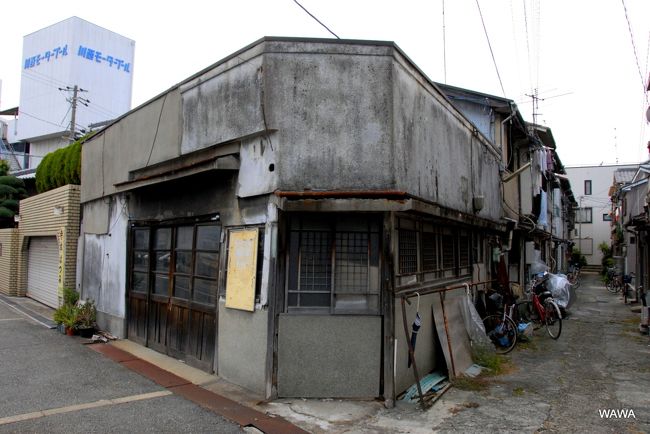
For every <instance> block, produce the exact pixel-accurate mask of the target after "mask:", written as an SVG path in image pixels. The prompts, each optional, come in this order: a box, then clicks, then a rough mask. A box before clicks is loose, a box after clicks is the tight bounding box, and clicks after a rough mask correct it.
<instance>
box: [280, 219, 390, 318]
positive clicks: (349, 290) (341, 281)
mask: <svg viewBox="0 0 650 434" xmlns="http://www.w3.org/2000/svg"><path fill="white" fill-rule="evenodd" d="M333 220H334V219H332V220H327V219H325V218H322V217H320V218H299V217H294V218H293V219H292V220H291V229H290V232H289V252H288V255H289V256H288V264H287V265H288V267H287V268H288V276H287V308H288V310H289V311H296V310H317V311H322V310H326V309H327V311H329V312H331V313H339V312H341V313H377V312H378V309H379V229H378V228H379V225H377V224H376V223H374V222H371V220H370V219H363V218H362V219H359V218H354V219H350V222H345V221H341V218H339V219H337V220H338V221H337V222H336V223H334V221H333Z"/></svg>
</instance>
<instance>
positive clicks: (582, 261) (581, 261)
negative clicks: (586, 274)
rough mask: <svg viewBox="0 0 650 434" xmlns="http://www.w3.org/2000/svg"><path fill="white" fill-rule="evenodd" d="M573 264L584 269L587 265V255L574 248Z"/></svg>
mask: <svg viewBox="0 0 650 434" xmlns="http://www.w3.org/2000/svg"><path fill="white" fill-rule="evenodd" d="M571 262H573V263H574V264H578V265H579V266H580V267H584V266H585V265H587V258H585V255H583V254H582V252H581V251H580V249H577V248H575V247H574V248H573V252H571Z"/></svg>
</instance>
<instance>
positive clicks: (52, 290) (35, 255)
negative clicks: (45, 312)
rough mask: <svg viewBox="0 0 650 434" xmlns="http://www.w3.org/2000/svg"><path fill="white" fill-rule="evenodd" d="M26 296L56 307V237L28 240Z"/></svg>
mask: <svg viewBox="0 0 650 434" xmlns="http://www.w3.org/2000/svg"><path fill="white" fill-rule="evenodd" d="M28 257H29V259H28V262H27V296H28V297H31V298H33V299H34V300H38V301H40V302H41V303H43V304H46V305H48V306H51V307H54V308H57V307H58V305H59V297H58V294H57V287H58V269H59V250H58V247H57V242H56V237H34V238H32V239H31V240H30V242H29V251H28Z"/></svg>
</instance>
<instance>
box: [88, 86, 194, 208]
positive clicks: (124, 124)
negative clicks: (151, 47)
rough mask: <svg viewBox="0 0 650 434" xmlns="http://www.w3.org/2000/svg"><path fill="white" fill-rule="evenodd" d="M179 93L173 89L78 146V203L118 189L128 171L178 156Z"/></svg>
mask: <svg viewBox="0 0 650 434" xmlns="http://www.w3.org/2000/svg"><path fill="white" fill-rule="evenodd" d="M180 108H181V106H180V92H179V91H178V89H173V90H171V91H169V92H167V93H165V94H164V95H163V96H161V97H159V98H158V99H156V100H153V101H150V102H149V103H147V104H145V105H143V106H141V107H140V108H138V109H136V110H134V111H133V112H131V113H130V114H129V115H128V116H126V117H124V118H122V119H120V120H119V121H117V122H116V123H115V124H114V125H112V126H111V127H110V128H108V129H107V130H105V131H104V132H103V133H102V134H100V135H99V136H98V137H97V138H96V139H94V140H90V141H88V142H86V143H84V145H83V146H82V148H81V159H82V165H81V202H82V203H83V202H88V201H91V200H94V199H98V198H100V197H103V196H105V195H110V194H113V193H115V192H116V191H117V189H116V187H115V184H116V183H119V182H124V181H128V180H129V171H131V170H135V169H140V168H143V167H145V166H150V165H152V164H155V163H159V162H161V161H166V160H169V159H171V158H174V157H178V156H179V155H180V140H181V131H182V123H183V122H182V119H181V111H180Z"/></svg>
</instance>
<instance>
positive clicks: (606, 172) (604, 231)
mask: <svg viewBox="0 0 650 434" xmlns="http://www.w3.org/2000/svg"><path fill="white" fill-rule="evenodd" d="M632 167H636V166H635V165H611V166H584V167H575V166H574V167H566V172H567V176H568V177H569V181H570V182H571V189H572V190H573V194H574V195H575V198H576V201H577V202H578V206H580V207H583V208H587V207H591V208H592V223H582V224H581V223H578V222H576V224H575V230H574V231H573V232H572V233H571V239H572V240H573V241H575V242H576V246H578V245H579V243H578V239H579V238H582V239H583V242H582V244H583V245H584V244H588V245H589V244H591V245H593V253H592V254H587V252H586V251H584V252H583V253H584V254H585V258H586V259H587V263H588V264H589V265H600V261H601V259H602V254H601V253H600V251H599V250H598V245H599V244H600V243H602V242H606V243H607V244H610V233H611V230H610V226H609V224H610V222H609V221H605V220H603V214H608V213H609V212H610V210H611V202H610V200H609V196H608V192H609V187H611V185H612V184H613V182H614V172H615V171H616V170H617V169H623V168H632ZM585 180H591V192H592V194H591V195H587V194H585ZM589 240H591V242H590V241H589ZM584 250H586V249H584Z"/></svg>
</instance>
